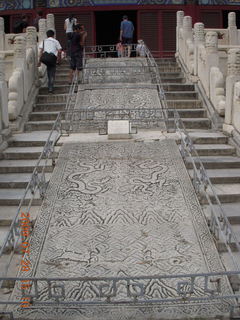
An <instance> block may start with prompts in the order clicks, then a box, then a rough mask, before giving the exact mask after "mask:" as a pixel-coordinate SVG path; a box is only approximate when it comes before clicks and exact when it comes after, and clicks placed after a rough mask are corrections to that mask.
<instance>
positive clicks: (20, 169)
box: [0, 159, 54, 173]
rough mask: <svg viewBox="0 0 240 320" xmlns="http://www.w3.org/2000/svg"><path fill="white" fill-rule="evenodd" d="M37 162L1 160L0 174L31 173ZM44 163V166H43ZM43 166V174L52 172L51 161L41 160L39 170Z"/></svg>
mask: <svg viewBox="0 0 240 320" xmlns="http://www.w3.org/2000/svg"><path fill="white" fill-rule="evenodd" d="M36 163H37V160H1V161H0V173H24V172H25V173H26V172H30V173H32V172H33V170H34V168H35V166H36ZM45 163H46V166H45ZM44 166H45V172H52V171H53V168H54V167H53V166H52V160H50V159H48V160H41V161H40V164H39V167H38V168H39V170H42V169H43V167H44Z"/></svg>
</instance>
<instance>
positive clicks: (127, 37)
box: [120, 15, 134, 58]
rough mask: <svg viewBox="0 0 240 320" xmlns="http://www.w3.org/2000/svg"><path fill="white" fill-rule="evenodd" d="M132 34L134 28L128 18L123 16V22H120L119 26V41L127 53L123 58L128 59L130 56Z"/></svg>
mask: <svg viewBox="0 0 240 320" xmlns="http://www.w3.org/2000/svg"><path fill="white" fill-rule="evenodd" d="M133 32H134V26H133V23H132V22H131V21H129V20H128V16H125V15H124V16H123V21H122V22H121V26H120V41H122V44H123V45H124V47H125V48H126V49H127V53H126V54H125V56H127V57H128V58H130V56H131V46H132V42H133Z"/></svg>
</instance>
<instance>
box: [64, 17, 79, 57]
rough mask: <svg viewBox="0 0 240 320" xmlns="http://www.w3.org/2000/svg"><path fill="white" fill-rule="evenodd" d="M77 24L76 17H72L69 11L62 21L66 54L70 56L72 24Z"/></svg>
mask: <svg viewBox="0 0 240 320" xmlns="http://www.w3.org/2000/svg"><path fill="white" fill-rule="evenodd" d="M76 25H77V19H76V18H74V16H73V14H72V13H71V14H70V15H69V17H68V18H67V19H66V20H65V21H64V30H65V31H66V35H67V56H68V57H70V56H71V54H70V50H71V39H72V35H73V31H74V26H76Z"/></svg>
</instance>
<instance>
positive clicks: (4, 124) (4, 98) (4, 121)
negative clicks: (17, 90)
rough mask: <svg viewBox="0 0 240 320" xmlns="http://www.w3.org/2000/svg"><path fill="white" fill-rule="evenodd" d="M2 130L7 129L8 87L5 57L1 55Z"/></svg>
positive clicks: (0, 111)
mask: <svg viewBox="0 0 240 320" xmlns="http://www.w3.org/2000/svg"><path fill="white" fill-rule="evenodd" d="M0 117H1V118H0V130H2V129H7V128H8V126H9V120H8V88H7V82H6V80H5V65H4V57H3V56H1V55H0Z"/></svg>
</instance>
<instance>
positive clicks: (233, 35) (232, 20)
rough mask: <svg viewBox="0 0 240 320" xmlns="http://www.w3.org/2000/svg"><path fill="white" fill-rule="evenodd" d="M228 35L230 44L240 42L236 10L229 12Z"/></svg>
mask: <svg viewBox="0 0 240 320" xmlns="http://www.w3.org/2000/svg"><path fill="white" fill-rule="evenodd" d="M228 37H229V45H237V44H238V31H237V26H236V13H235V12H229V14H228Z"/></svg>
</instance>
